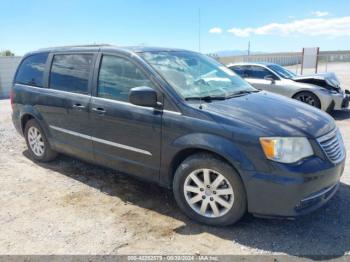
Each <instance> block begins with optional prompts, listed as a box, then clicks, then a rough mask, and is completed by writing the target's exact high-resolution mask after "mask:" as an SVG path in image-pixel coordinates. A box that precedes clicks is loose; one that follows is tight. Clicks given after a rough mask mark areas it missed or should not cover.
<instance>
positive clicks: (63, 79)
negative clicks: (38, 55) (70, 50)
mask: <svg viewBox="0 0 350 262" xmlns="http://www.w3.org/2000/svg"><path fill="white" fill-rule="evenodd" d="M92 60H93V55H92V54H69V55H55V56H54V58H53V62H52V67H51V72H50V88H52V89H57V90H62V91H67V92H73V93H80V94H87V93H88V89H89V75H90V72H91V68H92Z"/></svg>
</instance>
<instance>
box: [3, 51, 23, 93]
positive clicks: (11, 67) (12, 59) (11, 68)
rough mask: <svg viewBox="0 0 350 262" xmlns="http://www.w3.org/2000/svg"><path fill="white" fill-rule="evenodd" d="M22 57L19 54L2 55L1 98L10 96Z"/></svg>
mask: <svg viewBox="0 0 350 262" xmlns="http://www.w3.org/2000/svg"><path fill="white" fill-rule="evenodd" d="M21 59H22V58H21V57H19V56H4V57H2V56H0V98H8V96H9V91H10V88H11V85H12V80H13V76H14V74H15V72H16V69H17V66H18V64H19V62H20V61H21Z"/></svg>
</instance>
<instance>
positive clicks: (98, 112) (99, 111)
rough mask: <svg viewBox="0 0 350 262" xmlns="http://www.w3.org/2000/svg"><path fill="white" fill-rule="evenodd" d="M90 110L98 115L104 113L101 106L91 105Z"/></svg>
mask: <svg viewBox="0 0 350 262" xmlns="http://www.w3.org/2000/svg"><path fill="white" fill-rule="evenodd" d="M91 110H92V111H93V112H95V113H97V114H100V115H103V114H104V113H106V110H104V109H103V108H101V107H93V108H92V109H91Z"/></svg>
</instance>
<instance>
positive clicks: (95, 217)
mask: <svg viewBox="0 0 350 262" xmlns="http://www.w3.org/2000/svg"><path fill="white" fill-rule="evenodd" d="M10 114H11V108H10V104H9V101H8V100H2V101H0V254H135V253H136V254H271V253H273V254H289V255H293V256H301V257H310V256H312V255H334V256H335V257H339V256H342V255H344V254H347V253H349V252H350V167H349V161H348V162H347V166H346V169H345V173H344V175H343V177H342V184H341V187H340V190H339V191H338V193H337V194H336V195H335V196H334V198H333V199H332V200H331V201H330V202H329V203H328V204H327V205H326V206H325V207H323V208H321V209H320V210H318V211H316V212H314V213H312V214H310V215H307V216H304V217H301V218H298V219H297V220H293V221H289V220H267V219H259V218H255V217H252V216H251V215H246V216H245V217H244V218H243V219H242V221H241V222H239V223H238V224H236V225H234V226H230V227H224V228H215V227H207V226H203V225H199V224H196V223H195V222H192V221H190V220H189V219H188V218H186V217H185V216H184V215H183V214H182V213H181V212H180V210H179V209H178V208H177V206H176V204H175V201H174V199H173V197H172V194H171V192H170V191H168V190H166V189H162V188H160V187H158V186H156V185H150V184H147V183H144V182H140V181H137V180H135V179H133V178H130V177H128V176H125V175H123V174H120V173H118V172H115V171H112V170H109V169H104V168H101V167H97V166H93V165H90V164H87V163H84V162H81V161H79V160H76V159H73V158H70V157H67V156H60V157H59V158H58V159H57V160H55V161H54V162H52V163H49V164H39V163H34V162H33V161H31V160H30V159H29V158H28V153H27V150H26V146H25V142H24V139H23V138H22V137H21V136H19V135H18V134H17V133H16V131H15V129H14V127H13V125H12V122H11V116H10ZM333 116H334V117H335V119H336V120H337V124H338V126H339V127H340V129H341V132H342V134H343V137H344V140H345V143H346V144H347V148H348V155H349V149H350V111H348V112H339V113H335V114H333Z"/></svg>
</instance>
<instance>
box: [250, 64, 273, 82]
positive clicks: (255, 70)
mask: <svg viewBox="0 0 350 262" xmlns="http://www.w3.org/2000/svg"><path fill="white" fill-rule="evenodd" d="M248 74H249V77H250V78H255V79H264V78H265V77H266V76H269V77H271V78H274V79H275V78H276V77H275V75H274V74H273V73H271V72H270V71H269V70H267V69H265V68H263V67H261V66H251V67H250V69H249V73H248Z"/></svg>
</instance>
